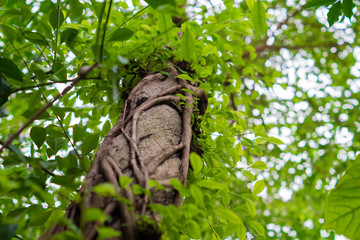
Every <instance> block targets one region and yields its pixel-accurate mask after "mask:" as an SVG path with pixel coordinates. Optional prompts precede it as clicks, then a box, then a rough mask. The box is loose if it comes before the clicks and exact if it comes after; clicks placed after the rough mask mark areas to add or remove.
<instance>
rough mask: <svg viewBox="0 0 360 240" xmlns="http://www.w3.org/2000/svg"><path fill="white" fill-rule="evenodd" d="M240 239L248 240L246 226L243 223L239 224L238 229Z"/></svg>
mask: <svg viewBox="0 0 360 240" xmlns="http://www.w3.org/2000/svg"><path fill="white" fill-rule="evenodd" d="M236 234H237V237H238V238H239V240H246V228H245V226H244V224H243V223H240V224H239V227H238V230H237V231H236Z"/></svg>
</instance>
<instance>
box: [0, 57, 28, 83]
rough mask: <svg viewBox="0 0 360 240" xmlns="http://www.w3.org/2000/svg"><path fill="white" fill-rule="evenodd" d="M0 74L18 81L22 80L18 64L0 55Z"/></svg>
mask: <svg viewBox="0 0 360 240" xmlns="http://www.w3.org/2000/svg"><path fill="white" fill-rule="evenodd" d="M0 74H2V75H5V76H6V77H8V78H11V79H14V80H16V81H19V82H22V81H23V77H22V73H21V71H20V69H19V68H18V66H16V64H15V63H13V62H12V61H11V60H10V59H7V58H3V57H0Z"/></svg>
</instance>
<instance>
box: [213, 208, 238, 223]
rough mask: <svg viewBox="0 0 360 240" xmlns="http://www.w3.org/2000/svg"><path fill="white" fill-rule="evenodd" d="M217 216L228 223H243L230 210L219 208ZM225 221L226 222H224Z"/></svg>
mask: <svg viewBox="0 0 360 240" xmlns="http://www.w3.org/2000/svg"><path fill="white" fill-rule="evenodd" d="M215 212H216V215H217V216H218V217H219V218H221V219H223V222H226V223H241V222H242V221H241V218H240V217H239V216H238V215H237V214H236V213H235V212H234V211H232V210H231V209H229V208H217V209H216V210H215ZM224 220H225V221H224Z"/></svg>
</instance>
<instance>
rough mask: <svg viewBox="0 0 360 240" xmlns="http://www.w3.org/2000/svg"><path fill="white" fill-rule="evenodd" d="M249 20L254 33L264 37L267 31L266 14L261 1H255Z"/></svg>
mask: <svg viewBox="0 0 360 240" xmlns="http://www.w3.org/2000/svg"><path fill="white" fill-rule="evenodd" d="M251 20H252V22H253V24H254V28H255V32H256V33H257V34H259V35H265V34H266V31H267V25H266V12H265V9H264V6H263V4H262V2H261V0H256V2H255V4H254V8H253V10H252V12H251Z"/></svg>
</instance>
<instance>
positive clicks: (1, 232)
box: [0, 2, 17, 240]
mask: <svg viewBox="0 0 360 240" xmlns="http://www.w3.org/2000/svg"><path fill="white" fill-rule="evenodd" d="M0 3H1V2H0ZM16 229H17V224H1V225H0V236H1V239H3V240H11V239H12V238H13V237H14V235H15V233H16Z"/></svg>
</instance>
